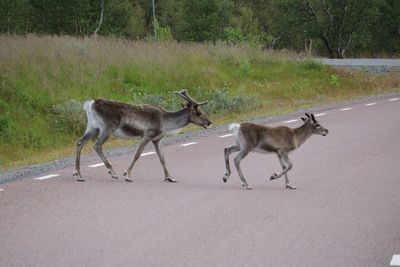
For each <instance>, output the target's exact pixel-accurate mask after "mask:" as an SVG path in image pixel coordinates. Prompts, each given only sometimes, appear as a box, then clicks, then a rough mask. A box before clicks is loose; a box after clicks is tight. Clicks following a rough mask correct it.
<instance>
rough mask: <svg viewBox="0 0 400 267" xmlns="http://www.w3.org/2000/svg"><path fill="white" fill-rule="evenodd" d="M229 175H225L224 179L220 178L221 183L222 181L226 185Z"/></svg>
mask: <svg viewBox="0 0 400 267" xmlns="http://www.w3.org/2000/svg"><path fill="white" fill-rule="evenodd" d="M228 178H229V175H228V174H225V176H224V177H222V181H224V183H226V182H227V181H228Z"/></svg>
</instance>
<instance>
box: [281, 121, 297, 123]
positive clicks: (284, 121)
mask: <svg viewBox="0 0 400 267" xmlns="http://www.w3.org/2000/svg"><path fill="white" fill-rule="evenodd" d="M296 121H298V120H288V121H284V123H292V122H296Z"/></svg>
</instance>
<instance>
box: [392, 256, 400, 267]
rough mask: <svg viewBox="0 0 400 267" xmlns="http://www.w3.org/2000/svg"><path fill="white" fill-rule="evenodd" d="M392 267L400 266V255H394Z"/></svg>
mask: <svg viewBox="0 0 400 267" xmlns="http://www.w3.org/2000/svg"><path fill="white" fill-rule="evenodd" d="M390 266H400V255H393V257H392V260H391V261H390Z"/></svg>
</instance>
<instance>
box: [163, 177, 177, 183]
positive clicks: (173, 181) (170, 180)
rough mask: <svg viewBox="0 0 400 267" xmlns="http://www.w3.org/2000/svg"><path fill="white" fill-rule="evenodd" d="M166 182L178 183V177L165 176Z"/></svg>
mask: <svg viewBox="0 0 400 267" xmlns="http://www.w3.org/2000/svg"><path fill="white" fill-rule="evenodd" d="M164 182H168V183H176V182H178V181H177V180H176V179H174V178H172V177H165V179H164Z"/></svg>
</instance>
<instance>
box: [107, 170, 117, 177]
mask: <svg viewBox="0 0 400 267" xmlns="http://www.w3.org/2000/svg"><path fill="white" fill-rule="evenodd" d="M108 174H109V175H111V178H113V179H119V177H118V176H117V175H116V174H115V173H114V172H112V171H108Z"/></svg>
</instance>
